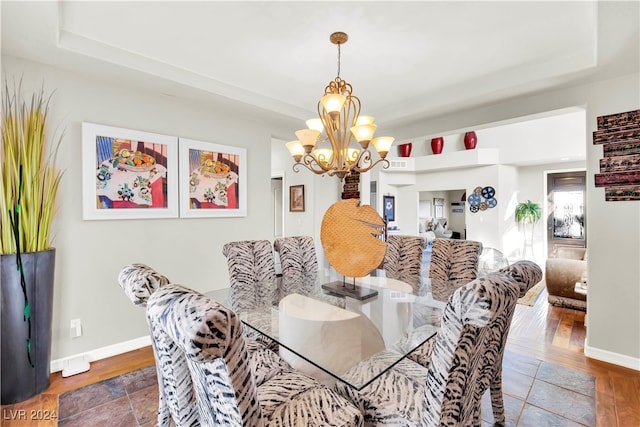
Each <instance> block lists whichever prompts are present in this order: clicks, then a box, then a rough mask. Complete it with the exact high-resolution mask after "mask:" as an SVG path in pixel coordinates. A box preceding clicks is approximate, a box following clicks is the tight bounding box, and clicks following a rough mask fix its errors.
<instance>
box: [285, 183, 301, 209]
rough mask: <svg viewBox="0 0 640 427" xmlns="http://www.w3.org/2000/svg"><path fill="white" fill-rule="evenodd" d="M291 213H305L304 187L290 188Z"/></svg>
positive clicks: (295, 186)
mask: <svg viewBox="0 0 640 427" xmlns="http://www.w3.org/2000/svg"><path fill="white" fill-rule="evenodd" d="M289 212H304V185H292V186H290V187H289Z"/></svg>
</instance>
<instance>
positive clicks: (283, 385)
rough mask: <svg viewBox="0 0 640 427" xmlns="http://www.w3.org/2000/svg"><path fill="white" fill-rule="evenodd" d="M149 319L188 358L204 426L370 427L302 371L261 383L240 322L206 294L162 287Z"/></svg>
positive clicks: (161, 338) (159, 338)
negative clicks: (364, 426)
mask: <svg viewBox="0 0 640 427" xmlns="http://www.w3.org/2000/svg"><path fill="white" fill-rule="evenodd" d="M147 320H148V323H149V327H150V329H151V331H152V336H153V340H154V341H156V342H159V343H162V345H163V346H167V347H169V346H171V347H175V348H177V349H178V350H179V352H180V353H181V354H183V355H184V356H185V358H186V361H187V366H188V368H189V372H190V376H191V380H192V382H193V385H194V393H195V405H194V406H195V407H196V408H197V415H198V421H199V425H202V426H220V425H224V426H233V427H242V426H251V427H259V426H281V427H297V426H302V425H304V426H311V427H320V426H345V427H346V426H349V427H351V426H362V422H363V418H362V414H361V413H360V412H359V411H358V410H357V409H356V408H355V406H354V405H352V404H351V403H350V402H349V401H347V400H346V399H345V398H343V397H342V396H340V395H338V394H337V393H336V392H335V391H333V390H331V389H329V388H328V387H326V386H324V385H321V384H320V383H319V382H318V381H317V380H315V379H313V378H311V377H309V376H307V375H305V374H302V373H301V372H298V371H295V370H293V369H291V370H289V371H287V372H282V373H280V374H279V375H276V376H274V377H272V378H270V379H269V380H267V381H265V382H264V383H263V384H261V385H257V384H256V381H255V378H254V376H253V375H252V371H251V366H250V363H249V355H248V352H247V348H246V344H245V338H244V334H243V332H242V329H243V326H242V323H241V322H240V319H239V318H238V316H237V315H236V313H235V312H233V311H232V310H230V309H227V308H226V307H223V306H222V305H220V304H218V303H216V302H214V301H212V300H211V299H209V298H208V297H206V296H205V295H202V294H200V293H198V292H195V291H193V290H191V289H189V288H186V287H184V286H180V285H174V284H168V285H166V286H162V287H160V289H158V290H157V291H156V292H154V293H153V294H152V295H151V296H150V297H149V300H148V304H147Z"/></svg>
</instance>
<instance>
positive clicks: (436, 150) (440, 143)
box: [431, 136, 444, 154]
mask: <svg viewBox="0 0 640 427" xmlns="http://www.w3.org/2000/svg"><path fill="white" fill-rule="evenodd" d="M442 147H444V138H443V137H441V136H439V137H437V138H433V139H432V140H431V151H433V154H440V153H442Z"/></svg>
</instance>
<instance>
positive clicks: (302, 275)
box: [273, 236, 318, 283]
mask: <svg viewBox="0 0 640 427" xmlns="http://www.w3.org/2000/svg"><path fill="white" fill-rule="evenodd" d="M273 249H274V250H275V251H276V252H277V253H278V255H279V256H280V265H281V267H282V279H283V282H284V283H295V282H301V281H304V280H306V279H308V278H309V277H312V276H314V275H316V274H317V273H318V257H317V256H316V247H315V244H314V242H313V237H311V236H291V237H278V238H276V239H275V240H274V241H273Z"/></svg>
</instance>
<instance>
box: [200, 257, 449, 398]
mask: <svg viewBox="0 0 640 427" xmlns="http://www.w3.org/2000/svg"><path fill="white" fill-rule="evenodd" d="M322 270H325V269H322ZM331 279H333V280H331ZM336 279H337V278H336V276H335V275H332V274H331V273H330V272H327V271H325V272H324V274H323V273H318V274H313V275H302V274H301V275H300V277H297V278H288V279H283V278H278V279H277V280H274V281H269V282H257V283H244V284H242V285H236V286H232V287H228V288H224V289H219V290H215V291H211V292H208V293H206V295H207V296H209V297H210V298H212V299H213V300H215V301H217V302H219V303H221V304H223V305H224V306H226V307H228V308H231V309H232V310H233V311H235V312H236V313H237V314H238V316H239V317H240V319H241V320H242V322H243V324H244V325H245V326H246V327H248V328H250V329H251V330H254V331H256V333H257V334H259V335H260V336H262V337H266V338H268V339H270V340H272V341H273V343H275V344H276V345H277V348H278V349H279V353H280V356H281V357H282V358H283V359H284V360H286V361H287V362H288V363H289V364H290V365H291V366H292V367H294V368H296V369H298V370H300V371H302V372H305V373H307V374H309V375H311V376H313V377H315V378H317V379H318V380H320V381H321V382H323V383H325V384H332V383H335V381H342V382H344V383H346V384H347V385H349V386H351V387H353V388H354V389H356V390H360V389H362V388H364V387H366V386H367V385H368V384H370V383H371V382H372V381H374V380H375V379H376V378H378V377H379V376H380V375H382V374H383V373H384V372H386V371H387V370H389V369H391V368H392V367H393V366H394V365H396V364H397V363H398V362H400V361H401V360H403V359H404V358H405V357H407V355H409V354H410V353H411V352H412V351H414V350H415V349H417V348H418V347H419V346H421V345H422V344H424V343H425V342H427V341H428V340H430V339H432V338H433V337H434V336H435V334H436V332H437V331H438V329H439V328H440V321H441V318H442V309H443V307H444V304H443V303H441V302H439V301H435V300H434V299H433V298H432V297H431V295H430V292H429V286H428V282H429V281H428V280H427V281H426V282H427V283H426V284H425V286H423V288H422V289H423V292H420V293H421V295H414V294H413V293H411V290H412V288H411V286H410V285H409V284H407V283H404V282H402V281H399V280H394V279H390V278H385V277H380V276H370V277H364V278H359V279H355V280H353V279H351V280H349V281H346V283H344V286H345V287H346V288H348V287H354V286H356V287H362V288H364V289H365V290H369V291H368V292H367V293H370V294H374V295H373V296H370V297H367V298H364V299H359V298H356V297H350V296H348V294H349V292H339V290H338V292H333V291H330V290H329V291H328V290H326V289H325V288H326V287H327V286H325V287H324V288H323V284H324V285H326V284H327V283H328V282H332V283H334V286H335V283H336V281H339V280H341V279H338V280H336ZM339 294H340V295H339ZM345 294H346V296H345ZM381 353H384V357H382V358H377V359H379V360H377V362H376V363H375V364H371V369H368V370H367V373H366V374H365V375H362V376H359V377H358V378H353V377H352V376H350V375H348V371H349V369H350V368H352V367H353V366H355V365H356V364H358V363H361V362H364V361H366V360H367V359H369V358H371V357H372V356H374V355H379V354H381ZM380 360H382V361H383V362H382V363H381V362H380Z"/></svg>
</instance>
